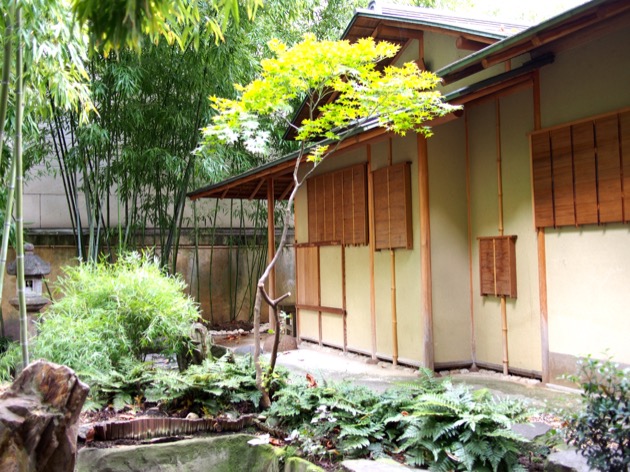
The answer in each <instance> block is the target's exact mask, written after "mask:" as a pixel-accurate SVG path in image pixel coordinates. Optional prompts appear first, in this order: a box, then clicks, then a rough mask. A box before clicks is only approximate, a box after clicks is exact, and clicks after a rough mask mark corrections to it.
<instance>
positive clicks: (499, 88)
mask: <svg viewBox="0 0 630 472" xmlns="http://www.w3.org/2000/svg"><path fill="white" fill-rule="evenodd" d="M532 80H533V79H532V74H531V73H529V74H524V75H520V76H518V77H514V78H513V79H509V80H506V81H505V82H501V83H498V84H495V85H493V86H491V87H487V88H484V89H481V90H478V91H477V92H473V93H470V94H468V95H464V96H463V97H460V98H456V99H455V100H453V102H452V103H453V104H454V105H464V104H466V103H470V102H472V101H475V100H479V99H482V98H496V97H497V94H502V95H503V94H508V93H509V94H512V93H514V92H515V91H517V90H519V88H521V87H531V85H532V83H533V82H532Z"/></svg>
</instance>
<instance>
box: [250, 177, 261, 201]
mask: <svg viewBox="0 0 630 472" xmlns="http://www.w3.org/2000/svg"><path fill="white" fill-rule="evenodd" d="M264 183H265V179H260V181H259V182H258V184H256V187H254V190H253V192H252V193H251V194H250V195H249V198H248V200H251V199H252V198H254V197H255V196H256V194H257V193H258V191H259V190H260V187H262V186H263V184H264Z"/></svg>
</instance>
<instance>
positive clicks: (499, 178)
mask: <svg viewBox="0 0 630 472" xmlns="http://www.w3.org/2000/svg"><path fill="white" fill-rule="evenodd" d="M494 103H495V108H496V120H497V123H496V143H497V194H498V200H499V236H503V233H504V232H505V230H504V227H503V171H502V168H501V103H500V102H499V99H498V98H497V99H496V100H495V102H494ZM501 333H502V339H503V343H502V344H503V375H508V370H509V363H510V361H509V358H508V326H507V306H506V300H505V295H501Z"/></svg>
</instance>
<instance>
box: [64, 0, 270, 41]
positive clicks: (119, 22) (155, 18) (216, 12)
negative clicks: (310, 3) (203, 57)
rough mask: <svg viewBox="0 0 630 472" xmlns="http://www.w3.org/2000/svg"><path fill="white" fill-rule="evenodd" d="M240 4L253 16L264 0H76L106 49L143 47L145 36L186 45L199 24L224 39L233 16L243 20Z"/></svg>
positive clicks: (75, 9) (79, 13)
mask: <svg viewBox="0 0 630 472" xmlns="http://www.w3.org/2000/svg"><path fill="white" fill-rule="evenodd" d="M239 5H242V6H244V7H245V9H246V10H247V15H248V17H249V18H253V17H254V14H255V13H256V10H257V9H258V7H260V6H262V0H208V1H206V2H203V1H198V0H108V1H106V2H103V1H101V0H72V10H73V12H74V14H75V16H76V18H77V20H78V21H79V23H81V24H83V23H88V24H89V27H90V31H91V33H92V40H93V42H94V44H95V45H96V46H97V47H99V46H103V48H104V50H105V52H107V51H109V50H110V49H114V50H119V49H121V48H123V47H124V46H128V47H130V48H132V49H136V50H139V48H140V44H141V43H142V38H143V37H144V36H148V37H149V38H150V39H151V40H152V41H154V42H157V40H158V39H159V38H160V37H161V36H162V37H165V38H166V39H167V40H168V41H169V43H173V42H176V41H177V42H178V43H179V44H180V46H182V47H183V45H184V43H186V42H187V41H186V40H187V38H188V37H189V36H190V35H191V34H193V33H195V32H196V33H199V31H195V30H197V27H198V26H199V25H201V26H202V27H203V29H204V30H207V31H209V32H211V34H212V35H214V37H215V38H216V39H217V40H219V39H221V40H222V39H223V30H224V29H225V27H226V26H227V23H228V22H229V20H230V18H233V19H234V21H236V22H238V21H239V18H240V12H239ZM207 7H209V8H207Z"/></svg>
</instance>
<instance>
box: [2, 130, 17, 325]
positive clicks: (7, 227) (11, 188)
mask: <svg viewBox="0 0 630 472" xmlns="http://www.w3.org/2000/svg"><path fill="white" fill-rule="evenodd" d="M0 138H1V136H0ZM0 143H2V140H1V139H0ZM0 146H1V144H0ZM7 187H8V193H7V202H6V203H7V204H6V208H5V212H4V227H3V231H2V249H1V252H0V334H2V337H4V336H5V330H4V315H3V313H2V291H3V289H4V274H5V272H6V270H5V269H6V266H7V253H8V252H9V233H10V231H11V215H12V214H13V200H14V195H15V159H13V160H12V161H11V170H10V172H9V182H8V185H7Z"/></svg>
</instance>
